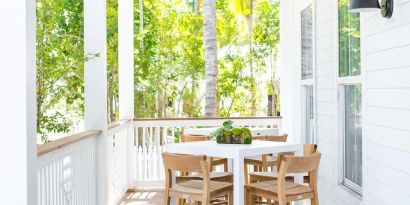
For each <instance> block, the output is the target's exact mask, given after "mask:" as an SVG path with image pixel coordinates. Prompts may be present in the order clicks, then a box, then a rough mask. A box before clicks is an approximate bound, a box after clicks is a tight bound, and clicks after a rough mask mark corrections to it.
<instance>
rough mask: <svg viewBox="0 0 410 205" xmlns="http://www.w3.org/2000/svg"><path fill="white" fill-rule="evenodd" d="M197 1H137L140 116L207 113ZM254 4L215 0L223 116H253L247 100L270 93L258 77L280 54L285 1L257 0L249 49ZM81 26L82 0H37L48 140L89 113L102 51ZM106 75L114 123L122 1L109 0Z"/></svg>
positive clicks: (40, 108) (41, 124)
mask: <svg viewBox="0 0 410 205" xmlns="http://www.w3.org/2000/svg"><path fill="white" fill-rule="evenodd" d="M197 2H200V1H193V0H189V1H163V0H150V1H146V0H145V1H143V10H141V9H140V5H139V1H138V0H137V1H134V7H135V21H134V25H135V36H134V37H135V45H134V48H135V76H134V79H135V99H134V102H135V117H138V118H144V117H201V116H203V111H202V109H203V101H204V100H203V98H204V93H203V88H202V87H203V86H202V84H203V83H204V79H205V76H204V74H205V71H204V57H205V54H204V45H203V26H204V25H203V17H202V14H201V10H202V9H201V7H202V5H196V3H197ZM249 2H250V1H249V0H247V1H236V0H235V1H230V0H218V1H217V8H216V10H217V11H216V12H217V25H216V26H217V35H218V47H219V50H220V52H219V58H218V67H219V74H218V87H217V97H218V101H219V113H220V116H226V117H228V116H232V115H240V116H249V115H251V114H252V112H251V111H250V110H251V106H250V103H249V102H250V101H256V102H257V103H260V101H261V99H262V98H264V97H266V92H267V91H265V90H266V89H260V86H259V87H258V85H259V84H262V85H265V84H266V82H259V81H258V79H259V78H261V77H263V76H264V75H266V73H268V74H269V75H274V73H273V72H272V74H271V73H270V72H269V69H274V68H269V66H268V64H267V62H266V59H267V58H268V57H270V56H277V46H278V43H279V3H278V2H271V1H269V0H260V1H254V9H253V15H254V18H253V19H254V21H253V24H254V26H253V34H252V42H253V43H254V46H253V49H252V50H251V51H250V52H249V51H248V46H249V38H248V37H249V35H248V33H247V32H246V29H245V28H246V21H247V16H248V15H249V14H250V6H249ZM140 17H142V21H140ZM83 30H84V19H83V1H82V0H69V1H66V0H53V1H51V0H37V42H36V43H37V119H38V121H37V128H38V134H39V136H40V137H41V139H42V141H43V142H47V141H48V140H49V139H48V135H49V133H69V132H73V131H74V129H75V127H80V122H81V121H82V119H83V118H84V83H83V82H84V62H85V61H87V60H90V59H93V58H96V57H99V56H100V54H99V53H87V54H85V53H84V42H83V41H84V40H83V37H84V36H83ZM250 61H252V62H253V65H254V66H253V67H254V69H255V72H254V73H253V74H251V72H250V68H249V62H250ZM107 78H108V93H107V95H108V102H107V104H108V113H107V114H108V120H109V122H112V121H115V120H117V119H118V118H119V113H118V110H119V107H118V101H119V96H118V0H108V1H107ZM254 85H256V86H254ZM262 87H264V86H262ZM170 102H171V103H170Z"/></svg>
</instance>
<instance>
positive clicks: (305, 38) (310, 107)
mask: <svg viewBox="0 0 410 205" xmlns="http://www.w3.org/2000/svg"><path fill="white" fill-rule="evenodd" d="M300 35H301V73H302V76H301V77H302V102H303V104H302V110H303V116H302V125H303V127H302V129H303V130H302V134H303V137H304V141H305V143H313V142H314V79H313V78H314V77H313V76H314V74H313V72H314V70H313V65H314V63H313V60H314V57H313V51H314V49H313V46H314V44H313V6H312V4H310V5H308V6H307V7H305V8H303V10H301V33H300Z"/></svg>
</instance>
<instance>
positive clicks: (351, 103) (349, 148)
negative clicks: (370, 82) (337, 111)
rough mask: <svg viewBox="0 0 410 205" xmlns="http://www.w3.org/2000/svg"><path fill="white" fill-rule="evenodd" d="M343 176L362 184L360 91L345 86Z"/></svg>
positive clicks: (354, 87)
mask: <svg viewBox="0 0 410 205" xmlns="http://www.w3.org/2000/svg"><path fill="white" fill-rule="evenodd" d="M345 178H347V179H349V180H350V181H352V182H354V183H356V184H357V185H360V186H361V185H362V92H361V87H360V85H347V86H345Z"/></svg>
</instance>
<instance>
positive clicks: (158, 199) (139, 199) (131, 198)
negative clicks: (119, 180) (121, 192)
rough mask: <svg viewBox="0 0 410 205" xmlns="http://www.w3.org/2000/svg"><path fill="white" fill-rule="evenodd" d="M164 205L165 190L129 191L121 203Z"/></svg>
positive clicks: (128, 204) (121, 204) (129, 204)
mask: <svg viewBox="0 0 410 205" xmlns="http://www.w3.org/2000/svg"><path fill="white" fill-rule="evenodd" d="M147 204H149V205H162V204H163V192H155V191H147V192H128V193H126V195H125V197H124V201H123V202H122V203H120V205H147Z"/></svg>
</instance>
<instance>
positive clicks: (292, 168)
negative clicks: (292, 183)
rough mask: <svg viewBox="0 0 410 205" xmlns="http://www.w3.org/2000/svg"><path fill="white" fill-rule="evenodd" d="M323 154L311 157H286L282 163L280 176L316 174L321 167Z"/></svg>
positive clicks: (315, 154) (317, 153)
mask: <svg viewBox="0 0 410 205" xmlns="http://www.w3.org/2000/svg"><path fill="white" fill-rule="evenodd" d="M320 156H321V154H320V153H319V152H316V153H314V154H312V155H309V156H303V157H295V156H287V155H286V156H284V157H283V158H282V161H281V165H280V169H279V175H281V174H284V176H285V175H286V174H290V173H305V172H315V171H317V169H318V167H319V162H320Z"/></svg>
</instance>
